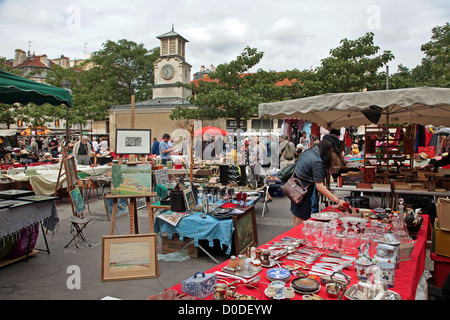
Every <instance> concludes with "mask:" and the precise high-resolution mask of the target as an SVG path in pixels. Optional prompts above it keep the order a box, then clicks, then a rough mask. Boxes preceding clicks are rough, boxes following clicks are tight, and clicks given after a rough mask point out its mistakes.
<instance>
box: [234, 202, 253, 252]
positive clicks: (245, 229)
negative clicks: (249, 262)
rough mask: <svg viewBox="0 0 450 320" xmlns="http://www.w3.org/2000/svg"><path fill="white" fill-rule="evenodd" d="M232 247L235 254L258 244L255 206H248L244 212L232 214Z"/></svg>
mask: <svg viewBox="0 0 450 320" xmlns="http://www.w3.org/2000/svg"><path fill="white" fill-rule="evenodd" d="M233 225H234V248H235V252H236V255H239V254H242V253H245V251H246V250H247V248H248V247H257V246H258V234H257V231H256V230H257V229H256V217H255V207H254V206H250V207H249V208H248V209H247V210H246V211H245V212H244V213H242V214H240V215H235V216H233Z"/></svg>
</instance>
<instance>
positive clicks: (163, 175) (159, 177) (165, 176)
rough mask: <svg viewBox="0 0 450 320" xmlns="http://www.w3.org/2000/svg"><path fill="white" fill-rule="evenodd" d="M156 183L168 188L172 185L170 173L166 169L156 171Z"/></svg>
mask: <svg viewBox="0 0 450 320" xmlns="http://www.w3.org/2000/svg"><path fill="white" fill-rule="evenodd" d="M155 183H156V184H161V185H164V186H167V185H168V184H169V183H170V179H169V172H168V171H167V169H166V168H164V169H159V170H155Z"/></svg>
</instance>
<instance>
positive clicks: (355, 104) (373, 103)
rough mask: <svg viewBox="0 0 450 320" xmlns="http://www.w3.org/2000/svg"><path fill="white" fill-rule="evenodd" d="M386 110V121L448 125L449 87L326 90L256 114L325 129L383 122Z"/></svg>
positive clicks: (263, 108) (266, 106)
mask: <svg viewBox="0 0 450 320" xmlns="http://www.w3.org/2000/svg"><path fill="white" fill-rule="evenodd" d="M363 112H364V113H366V114H367V116H366V115H364V114H363ZM387 113H388V114H389V121H388V122H389V123H400V124H403V123H416V124H422V125H428V124H432V125H434V126H439V125H445V126H449V125H450V88H433V87H418V88H407V89H394V90H380V91H364V92H350V93H327V94H323V95H319V96H314V97H307V98H301V99H293V100H286V101H279V102H272V103H261V104H259V106H258V115H259V117H260V118H284V117H291V118H299V119H303V120H307V121H312V122H315V123H317V124H318V125H320V126H322V127H324V128H327V129H333V128H341V127H348V126H350V125H352V126H360V125H366V124H371V123H377V122H386V120H385V119H386V118H384V117H383V118H381V117H380V116H381V115H386V114H387ZM368 118H371V119H372V120H373V121H370V120H369V119H368ZM374 118H375V119H374ZM376 118H378V121H377V119H376Z"/></svg>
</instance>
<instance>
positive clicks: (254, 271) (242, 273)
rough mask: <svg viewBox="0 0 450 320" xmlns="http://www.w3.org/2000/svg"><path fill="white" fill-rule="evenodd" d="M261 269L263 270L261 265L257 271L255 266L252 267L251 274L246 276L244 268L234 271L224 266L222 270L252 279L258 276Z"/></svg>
mask: <svg viewBox="0 0 450 320" xmlns="http://www.w3.org/2000/svg"><path fill="white" fill-rule="evenodd" d="M261 270H262V268H261V267H260V268H259V270H258V271H257V270H254V269H253V268H250V275H248V276H245V275H244V270H243V269H237V270H236V271H232V270H230V268H228V267H223V268H222V272H225V273H229V274H232V275H235V276H239V277H241V278H245V279H251V278H253V277H254V276H256V275H257V274H258V273H260V272H261Z"/></svg>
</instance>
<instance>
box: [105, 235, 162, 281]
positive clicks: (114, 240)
mask: <svg viewBox="0 0 450 320" xmlns="http://www.w3.org/2000/svg"><path fill="white" fill-rule="evenodd" d="M102 245H103V248H102V281H114V280H128V279H141V278H156V277H159V269H158V255H157V251H156V250H157V249H156V233H149V234H133V235H114V236H104V237H102Z"/></svg>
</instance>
